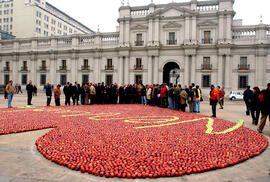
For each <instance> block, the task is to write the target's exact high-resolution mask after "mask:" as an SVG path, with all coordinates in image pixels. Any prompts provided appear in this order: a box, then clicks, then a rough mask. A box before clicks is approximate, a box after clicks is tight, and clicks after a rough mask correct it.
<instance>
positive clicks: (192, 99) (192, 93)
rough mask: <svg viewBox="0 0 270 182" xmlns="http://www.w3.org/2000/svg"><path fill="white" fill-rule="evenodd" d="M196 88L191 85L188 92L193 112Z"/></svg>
mask: <svg viewBox="0 0 270 182" xmlns="http://www.w3.org/2000/svg"><path fill="white" fill-rule="evenodd" d="M194 96H195V93H194V89H193V88H192V86H189V92H188V105H189V112H191V113H193V107H194V106H193V104H194Z"/></svg>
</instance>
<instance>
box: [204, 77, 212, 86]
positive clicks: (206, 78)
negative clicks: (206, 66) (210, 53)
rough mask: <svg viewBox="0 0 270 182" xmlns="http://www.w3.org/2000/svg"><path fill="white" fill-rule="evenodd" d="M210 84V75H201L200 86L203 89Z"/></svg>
mask: <svg viewBox="0 0 270 182" xmlns="http://www.w3.org/2000/svg"><path fill="white" fill-rule="evenodd" d="M210 83H211V80H210V75H203V76H202V86H203V87H210Z"/></svg>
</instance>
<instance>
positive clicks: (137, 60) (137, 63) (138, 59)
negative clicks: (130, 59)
mask: <svg viewBox="0 0 270 182" xmlns="http://www.w3.org/2000/svg"><path fill="white" fill-rule="evenodd" d="M135 69H136V70H140V69H142V58H136V65H135Z"/></svg>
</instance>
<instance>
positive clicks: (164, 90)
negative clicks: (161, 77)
mask: <svg viewBox="0 0 270 182" xmlns="http://www.w3.org/2000/svg"><path fill="white" fill-rule="evenodd" d="M160 99H161V107H163V108H165V107H166V106H167V102H166V99H167V88H166V85H165V84H162V86H161V90H160Z"/></svg>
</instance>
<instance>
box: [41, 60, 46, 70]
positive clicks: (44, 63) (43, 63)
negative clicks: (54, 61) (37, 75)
mask: <svg viewBox="0 0 270 182" xmlns="http://www.w3.org/2000/svg"><path fill="white" fill-rule="evenodd" d="M41 67H42V68H43V69H46V61H44V60H43V61H42V62H41Z"/></svg>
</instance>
